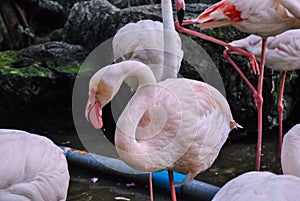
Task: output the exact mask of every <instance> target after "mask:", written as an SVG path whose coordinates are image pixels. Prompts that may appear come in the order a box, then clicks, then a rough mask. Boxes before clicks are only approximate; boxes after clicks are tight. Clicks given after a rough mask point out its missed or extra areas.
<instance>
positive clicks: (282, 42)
mask: <svg viewBox="0 0 300 201" xmlns="http://www.w3.org/2000/svg"><path fill="white" fill-rule="evenodd" d="M261 43H262V39H261V37H259V36H256V35H250V36H248V37H246V38H243V39H241V40H237V41H233V42H231V43H229V44H230V45H232V46H235V47H239V48H242V49H245V50H247V51H248V52H251V53H252V54H254V55H255V56H256V57H257V58H258V60H260V55H261ZM265 64H266V66H267V67H270V68H271V69H273V70H279V71H282V75H281V84H280V90H279V96H278V102H277V106H278V121H279V156H280V155H281V144H282V113H283V109H284V108H283V104H282V100H283V92H284V83H285V78H286V72H287V71H291V70H296V69H300V30H299V29H294V30H289V31H286V32H283V33H281V34H279V35H277V36H274V37H268V39H267V46H266V62H265Z"/></svg>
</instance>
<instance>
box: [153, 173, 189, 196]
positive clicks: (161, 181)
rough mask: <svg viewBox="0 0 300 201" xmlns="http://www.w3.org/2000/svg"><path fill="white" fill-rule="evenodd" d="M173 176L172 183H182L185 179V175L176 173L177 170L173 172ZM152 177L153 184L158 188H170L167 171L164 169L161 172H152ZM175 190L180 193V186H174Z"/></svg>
mask: <svg viewBox="0 0 300 201" xmlns="http://www.w3.org/2000/svg"><path fill="white" fill-rule="evenodd" d="M173 177H174V183H175V184H178V183H182V182H183V181H184V179H185V175H184V174H181V173H178V172H173ZM152 178H153V185H154V186H157V187H158V188H162V189H166V190H170V183H169V177H168V171H167V170H164V171H161V172H153V173H152ZM175 189H176V192H177V193H180V190H181V186H179V187H176V188H175Z"/></svg>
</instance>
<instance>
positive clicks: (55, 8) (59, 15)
mask: <svg viewBox="0 0 300 201" xmlns="http://www.w3.org/2000/svg"><path fill="white" fill-rule="evenodd" d="M17 2H18V3H19V4H20V6H21V7H22V8H23V9H24V10H25V15H26V17H27V19H28V22H29V24H30V27H31V28H32V31H33V32H34V33H35V34H36V35H39V34H45V33H49V32H51V31H52V30H54V29H57V28H60V27H62V26H63V25H64V24H65V22H66V20H67V17H68V10H67V9H65V8H64V7H63V6H62V5H61V4H60V3H59V2H56V1H52V0H17Z"/></svg>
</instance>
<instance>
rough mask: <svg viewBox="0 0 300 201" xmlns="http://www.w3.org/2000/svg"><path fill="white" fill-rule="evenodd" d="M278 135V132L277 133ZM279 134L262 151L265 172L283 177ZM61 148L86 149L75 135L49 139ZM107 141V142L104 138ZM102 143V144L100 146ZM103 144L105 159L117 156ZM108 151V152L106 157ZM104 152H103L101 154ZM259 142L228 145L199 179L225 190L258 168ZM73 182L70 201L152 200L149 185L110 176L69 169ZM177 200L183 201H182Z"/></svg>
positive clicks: (160, 195) (162, 195)
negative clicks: (245, 174) (108, 156)
mask: <svg viewBox="0 0 300 201" xmlns="http://www.w3.org/2000/svg"><path fill="white" fill-rule="evenodd" d="M275 133H276V132H275ZM275 135H276V134H274V133H266V134H265V136H266V138H265V139H264V141H263V147H262V159H261V160H262V161H261V167H262V170H266V171H272V172H275V173H280V171H281V170H280V163H279V161H280V160H279V158H278V146H277V145H278V140H277V139H276V136H275ZM48 137H49V138H51V139H52V140H53V141H54V142H55V143H57V144H58V145H64V146H69V147H74V148H77V149H85V148H84V146H83V145H82V144H81V142H80V139H79V138H78V136H77V134H76V133H73V134H64V135H59V136H57V135H50V136H48ZM103 139H104V138H103ZM97 143H99V142H97ZM107 143H108V141H107V140H103V142H100V144H99V145H98V146H99V147H101V148H102V151H103V153H102V154H103V155H112V156H115V153H114V152H113V151H112V150H111V147H110V146H111V145H109V144H107ZM106 150H108V151H107V152H108V153H106ZM100 152H101V150H100ZM255 154H256V142H255V140H250V142H249V140H248V142H245V140H243V141H234V142H232V141H228V142H226V144H225V145H224V147H223V148H222V150H221V152H220V155H219V156H218V158H217V160H216V161H215V163H214V164H213V166H212V167H211V168H210V169H208V170H207V171H206V172H203V173H200V174H199V175H198V176H197V177H196V179H198V180H201V181H203V182H207V183H210V184H213V185H216V186H222V185H224V184H225V183H226V182H227V181H229V180H230V179H232V178H234V177H236V176H238V175H240V174H242V173H244V172H247V171H252V170H254V168H255ZM70 174H71V181H70V187H69V193H68V199H67V200H69V201H102V200H103V201H115V200H130V201H141V200H149V191H148V190H149V189H148V186H146V185H140V184H134V185H128V184H131V183H132V181H129V180H128V181H126V180H122V179H118V178H111V177H109V176H108V175H101V173H97V172H93V171H90V170H86V169H82V168H80V167H74V166H72V165H71V166H70ZM90 178H97V179H98V180H97V182H95V183H94V182H92V181H91V180H90ZM154 195H155V200H159V201H167V200H171V199H170V196H169V194H168V193H166V192H162V191H157V192H155V194H154ZM178 200H180V201H184V199H183V198H179V199H178Z"/></svg>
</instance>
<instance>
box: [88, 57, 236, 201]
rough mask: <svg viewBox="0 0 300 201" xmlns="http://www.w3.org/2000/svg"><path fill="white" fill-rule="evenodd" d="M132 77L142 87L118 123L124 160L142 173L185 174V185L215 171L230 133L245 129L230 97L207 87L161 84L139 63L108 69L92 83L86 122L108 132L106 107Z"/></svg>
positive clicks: (177, 81) (178, 81)
mask: <svg viewBox="0 0 300 201" xmlns="http://www.w3.org/2000/svg"><path fill="white" fill-rule="evenodd" d="M130 76H133V77H136V78H137V79H138V82H139V87H138V89H137V90H136V92H135V94H134V95H133V97H132V98H131V100H130V101H129V103H128V104H127V106H126V108H125V109H124V111H123V112H122V114H121V116H120V117H119V119H118V121H117V128H116V133H115V146H116V149H117V152H118V154H119V156H120V158H121V159H122V160H124V161H125V162H126V163H127V164H128V165H129V166H131V167H133V168H135V169H138V170H141V171H148V172H154V171H160V170H164V169H167V170H169V173H171V171H177V172H182V173H185V174H187V176H186V178H185V181H184V182H183V183H182V184H184V183H186V182H188V181H190V180H191V179H193V178H194V177H195V176H196V175H197V174H198V173H199V172H201V171H204V170H206V169H207V168H209V167H210V166H211V165H212V163H213V162H214V160H215V158H216V157H217V155H218V153H219V151H220V149H221V147H222V145H223V144H224V142H225V141H226V139H227V137H228V133H229V132H230V130H231V129H233V128H235V127H239V125H238V124H237V123H236V122H235V121H234V120H233V119H232V115H231V111H230V108H229V105H228V103H227V101H226V99H225V98H224V96H223V95H222V94H221V93H220V92H219V91H218V90H216V89H215V88H213V87H211V86H210V85H208V84H205V83H203V82H199V81H195V80H189V79H184V78H181V79H167V80H165V81H162V82H158V83H157V81H156V79H155V77H154V75H153V73H152V71H151V70H150V68H149V67H148V66H146V65H145V64H143V63H141V62H138V61H123V62H120V63H117V64H113V65H110V66H107V67H105V68H102V69H100V70H99V71H98V72H97V73H96V74H95V75H94V76H93V77H92V78H91V80H90V85H89V100H88V103H87V106H86V118H87V119H88V120H89V121H90V122H91V124H92V125H93V126H94V127H96V128H101V127H102V126H103V122H102V117H101V116H102V107H104V106H105V105H106V104H107V103H108V102H110V101H111V99H112V98H113V97H114V95H115V94H116V93H117V91H118V89H119V88H120V85H121V84H122V82H123V81H124V80H125V79H126V78H128V77H130ZM169 177H170V185H171V189H172V188H174V181H173V177H172V175H171V174H169ZM178 185H181V184H178ZM172 200H176V194H174V197H173V196H172Z"/></svg>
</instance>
